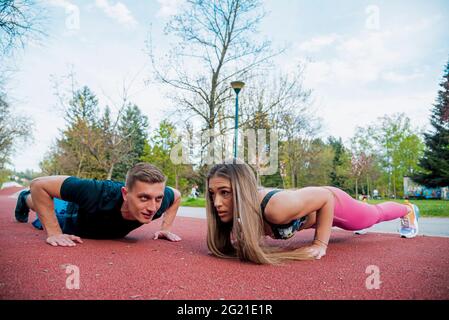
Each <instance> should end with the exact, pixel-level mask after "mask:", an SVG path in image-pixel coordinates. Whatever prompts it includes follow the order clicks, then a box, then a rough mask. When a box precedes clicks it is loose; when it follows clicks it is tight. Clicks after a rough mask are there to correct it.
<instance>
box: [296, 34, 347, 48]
mask: <svg viewBox="0 0 449 320" xmlns="http://www.w3.org/2000/svg"><path fill="white" fill-rule="evenodd" d="M337 39H338V35H336V34H330V35H324V36H318V37H315V38H312V39H311V40H309V41H305V42H302V43H300V44H299V47H298V49H299V50H300V51H307V52H317V51H320V50H322V49H323V48H325V47H327V46H330V45H331V44H333V43H335V41H336V40H337Z"/></svg>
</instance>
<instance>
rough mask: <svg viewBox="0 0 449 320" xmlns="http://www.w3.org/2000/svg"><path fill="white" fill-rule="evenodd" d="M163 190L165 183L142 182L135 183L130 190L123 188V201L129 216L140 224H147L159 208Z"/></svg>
mask: <svg viewBox="0 0 449 320" xmlns="http://www.w3.org/2000/svg"><path fill="white" fill-rule="evenodd" d="M164 189H165V183H152V184H150V183H147V182H142V181H136V182H135V183H134V186H133V187H132V190H128V189H127V188H126V187H123V188H122V195H123V200H124V201H126V202H127V204H128V210H129V214H130V216H131V217H133V218H134V220H137V221H139V222H140V223H149V222H150V221H151V219H153V216H154V215H155V213H156V212H157V211H158V210H159V208H160V207H161V204H162V199H163V198H164Z"/></svg>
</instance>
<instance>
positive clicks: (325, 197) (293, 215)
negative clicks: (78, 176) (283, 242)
mask: <svg viewBox="0 0 449 320" xmlns="http://www.w3.org/2000/svg"><path fill="white" fill-rule="evenodd" d="M273 200H274V201H270V202H272V203H270V202H269V204H268V206H267V210H266V217H267V219H268V220H269V221H270V222H272V223H276V224H284V223H288V222H290V221H292V220H293V219H298V218H300V217H303V216H307V215H309V214H313V216H312V218H315V219H316V222H315V228H316V231H315V237H314V241H313V244H312V245H311V246H308V247H305V248H302V250H304V251H305V252H307V254H310V256H311V258H317V259H319V258H321V257H322V256H324V255H325V254H326V248H327V244H328V242H329V238H330V235H331V230H332V224H333V219H334V196H333V193H332V192H331V191H330V190H328V189H326V188H322V187H307V188H302V189H299V190H294V191H287V192H282V193H279V194H278V196H277V197H273ZM270 204H271V206H270V207H269V205H270ZM315 212H316V214H315Z"/></svg>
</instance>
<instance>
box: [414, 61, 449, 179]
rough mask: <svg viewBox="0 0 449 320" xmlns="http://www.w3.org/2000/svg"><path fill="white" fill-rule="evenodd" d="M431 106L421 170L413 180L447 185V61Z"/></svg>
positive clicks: (448, 152)
mask: <svg viewBox="0 0 449 320" xmlns="http://www.w3.org/2000/svg"><path fill="white" fill-rule="evenodd" d="M440 86H441V89H440V90H439V91H438V97H437V99H436V104H434V106H433V110H432V114H431V117H430V123H431V125H432V127H433V130H432V131H431V132H427V133H425V134H424V137H425V145H426V149H425V151H424V156H423V157H422V158H421V159H420V161H419V165H420V167H421V168H422V170H420V171H421V172H420V173H418V174H416V175H414V176H413V180H414V181H416V182H418V183H420V184H423V185H426V186H428V187H445V186H449V62H448V63H447V65H446V68H445V70H444V75H443V81H442V82H441V84H440Z"/></svg>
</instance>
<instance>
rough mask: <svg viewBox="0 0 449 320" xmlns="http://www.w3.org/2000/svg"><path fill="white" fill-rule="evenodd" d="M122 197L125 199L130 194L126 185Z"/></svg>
mask: <svg viewBox="0 0 449 320" xmlns="http://www.w3.org/2000/svg"><path fill="white" fill-rule="evenodd" d="M121 191H122V197H123V200H126V196H127V195H128V189H127V188H126V187H122V190H121Z"/></svg>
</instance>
